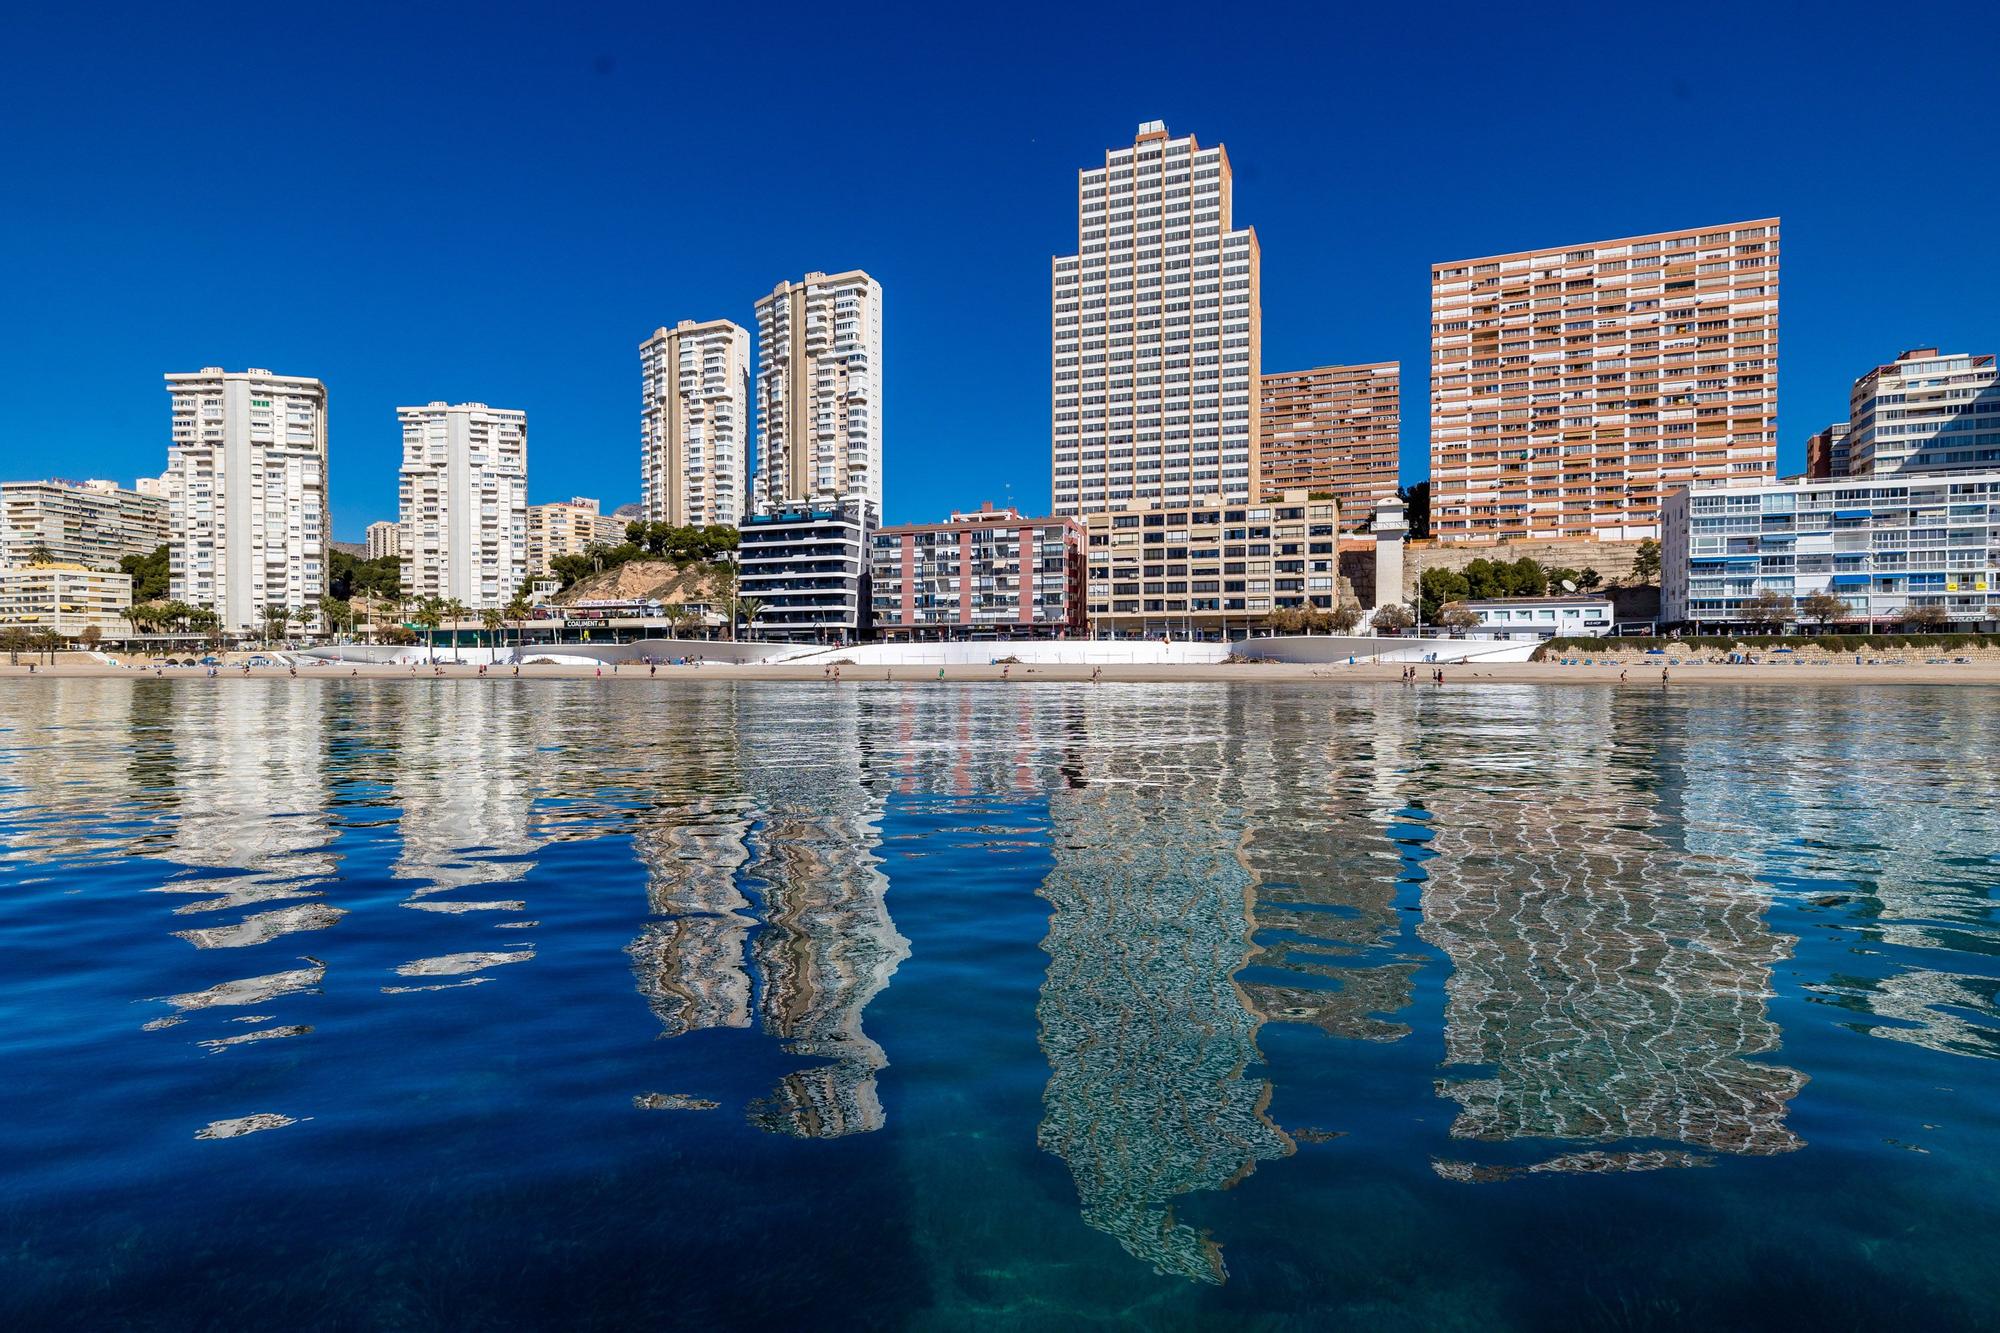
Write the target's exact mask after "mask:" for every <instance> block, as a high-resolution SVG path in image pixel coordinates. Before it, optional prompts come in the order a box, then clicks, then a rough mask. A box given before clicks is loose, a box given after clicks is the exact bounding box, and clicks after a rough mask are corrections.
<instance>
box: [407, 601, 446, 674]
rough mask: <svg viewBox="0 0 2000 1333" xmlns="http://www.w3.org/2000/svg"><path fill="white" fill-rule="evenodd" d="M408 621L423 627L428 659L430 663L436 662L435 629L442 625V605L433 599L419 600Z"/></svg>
mask: <svg viewBox="0 0 2000 1333" xmlns="http://www.w3.org/2000/svg"><path fill="white" fill-rule="evenodd" d="M410 620H411V621H412V622H413V623H415V624H417V625H420V626H422V627H423V631H424V637H425V639H426V640H427V641H428V644H429V648H430V652H429V657H430V659H431V661H433V662H435V661H437V629H438V626H439V625H441V624H443V623H444V603H443V602H441V601H439V600H438V599H437V598H435V597H424V598H420V599H418V601H417V609H416V612H415V614H413V615H412V616H411V617H410Z"/></svg>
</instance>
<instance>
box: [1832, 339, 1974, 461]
mask: <svg viewBox="0 0 2000 1333" xmlns="http://www.w3.org/2000/svg"><path fill="white" fill-rule="evenodd" d="M1848 420H1849V422H1850V423H1851V424H1852V427H1853V429H1852V430H1851V431H1849V433H1848V436H1847V440H1846V450H1845V452H1846V454H1847V457H1848V460H1849V466H1848V469H1847V470H1848V471H1851V472H1852V473H1853V474H1854V475H1855V476H1860V477H1869V476H1885V475H1887V474H1889V473H1893V472H1943V471H1950V470H1953V469H1963V468H1989V469H1990V468H1995V467H2000V377H1996V371H1995V369H1994V362H1993V356H1992V355H1991V354H1990V353H1988V354H1986V355H1984V356H1969V355H1967V354H1966V353H1964V352H1945V353H1942V354H1940V353H1939V352H1938V349H1937V348H1935V347H1919V348H1915V349H1914V350H1912V351H1908V352H1905V353H1903V354H1902V355H1901V356H1899V357H1897V358H1896V359H1895V360H1894V361H1892V362H1890V363H1889V364H1888V365H1886V366H1877V367H1875V369H1873V370H1871V371H1869V372H1868V373H1867V374H1866V375H1863V376H1862V377H1861V378H1860V379H1858V380H1856V381H1854V390H1853V393H1852V395H1851V396H1850V398H1849V400H1848ZM1836 475H1837V474H1836Z"/></svg>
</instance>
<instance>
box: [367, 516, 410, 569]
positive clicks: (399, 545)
mask: <svg viewBox="0 0 2000 1333" xmlns="http://www.w3.org/2000/svg"><path fill="white" fill-rule="evenodd" d="M366 549H367V552H368V558H369V559H370V560H381V559H383V558H384V557H387V556H398V555H401V554H402V553H403V529H402V527H401V526H400V525H399V524H396V523H392V522H390V521H389V520H388V519H386V518H385V519H383V520H382V521H381V522H379V523H370V524H369V525H368V532H367V541H366Z"/></svg>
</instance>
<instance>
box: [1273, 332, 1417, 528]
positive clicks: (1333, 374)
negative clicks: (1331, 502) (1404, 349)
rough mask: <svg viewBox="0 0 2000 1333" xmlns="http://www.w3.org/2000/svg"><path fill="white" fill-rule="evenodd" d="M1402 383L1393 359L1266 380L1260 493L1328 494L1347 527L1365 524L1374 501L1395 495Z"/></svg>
mask: <svg viewBox="0 0 2000 1333" xmlns="http://www.w3.org/2000/svg"><path fill="white" fill-rule="evenodd" d="M1402 380H1403V368H1402V364H1401V363H1400V362H1396V361H1376V362H1371V363H1369V364H1367V365H1360V366H1318V367H1315V368H1314V369H1312V370H1288V371H1279V372H1276V373H1274V374H1267V375H1265V376H1263V377H1262V379H1261V380H1259V382H1258V393H1259V397H1260V399H1261V420H1260V421H1259V423H1258V424H1259V425H1260V426H1261V428H1262V431H1263V441H1262V448H1261V449H1260V450H1259V458H1258V473H1259V478H1260V482H1261V487H1260V490H1261V493H1262V494H1263V495H1264V496H1265V497H1266V498H1269V497H1271V496H1274V495H1279V494H1282V493H1283V492H1285V491H1294V490H1302V491H1308V492H1311V493H1314V494H1321V493H1326V494H1331V495H1332V496H1333V498H1334V499H1336V500H1338V501H1339V502H1340V514H1341V517H1342V518H1344V519H1346V520H1347V525H1348V526H1349V527H1365V526H1366V525H1367V523H1368V520H1369V517H1370V516H1371V515H1372V514H1373V513H1374V512H1375V505H1376V502H1377V501H1380V500H1386V499H1390V498H1392V497H1393V496H1394V495H1395V494H1396V481H1397V476H1398V467H1397V458H1396V449H1397V445H1398V444H1399V442H1400V439H1401V433H1402V415H1401V412H1402V407H1401V400H1402Z"/></svg>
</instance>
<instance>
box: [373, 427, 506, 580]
mask: <svg viewBox="0 0 2000 1333" xmlns="http://www.w3.org/2000/svg"><path fill="white" fill-rule="evenodd" d="M396 418H397V420H398V421H400V422H401V423H402V426H403V470H402V478H401V485H400V491H399V500H400V518H399V527H400V529H401V531H400V533H399V542H400V547H401V549H400V552H399V554H401V556H402V558H403V588H404V590H405V591H407V592H408V593H409V594H410V595H411V596H412V597H418V598H423V597H436V598H439V599H441V600H444V601H454V600H456V601H458V602H462V603H463V604H464V605H465V606H466V607H467V609H469V610H475V611H476V610H480V609H483V608H485V607H489V606H504V605H506V604H507V603H508V602H509V601H510V600H512V599H513V596H514V594H515V592H516V591H517V590H518V589H519V588H520V586H521V583H522V581H523V580H524V579H526V578H527V576H528V414H527V413H526V412H518V411H511V410H508V409H504V408H494V407H488V406H487V405H486V404H484V403H455V404H446V403H442V402H434V403H429V404H426V405H425V406H423V407H399V408H397V409H396Z"/></svg>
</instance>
